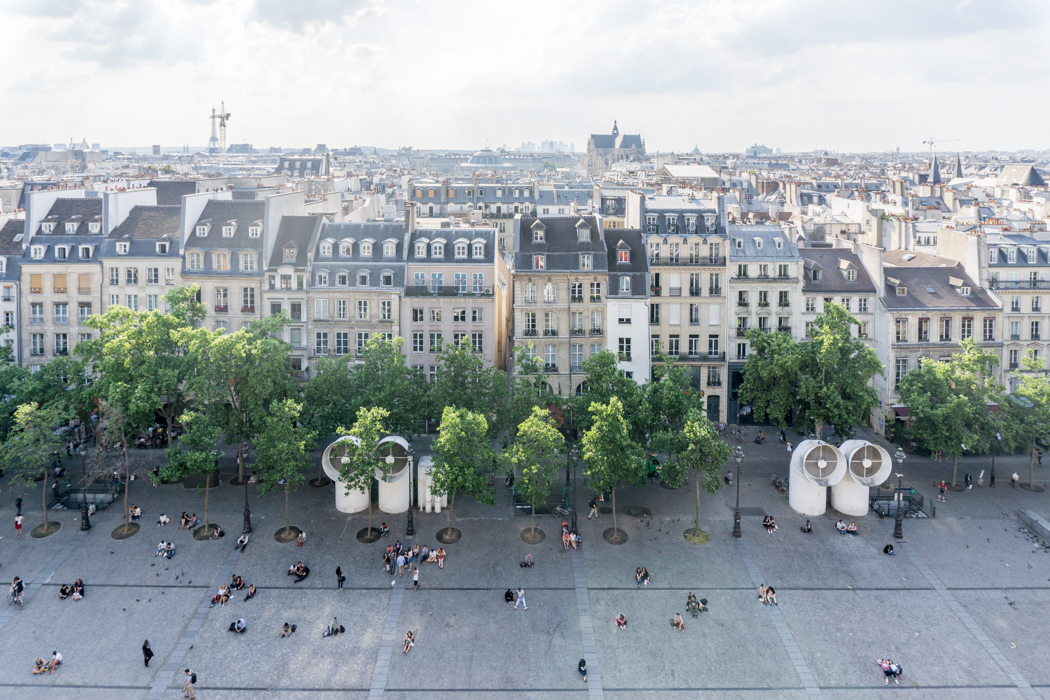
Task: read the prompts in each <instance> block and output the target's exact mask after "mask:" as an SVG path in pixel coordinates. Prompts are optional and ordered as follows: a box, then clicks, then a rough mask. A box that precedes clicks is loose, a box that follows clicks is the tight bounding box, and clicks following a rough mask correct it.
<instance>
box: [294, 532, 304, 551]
mask: <svg viewBox="0 0 1050 700" xmlns="http://www.w3.org/2000/svg"><path fill="white" fill-rule="evenodd" d="M304 544H306V530H300V531H299V536H298V537H296V538H295V546H296V547H302V546H303V545H304Z"/></svg>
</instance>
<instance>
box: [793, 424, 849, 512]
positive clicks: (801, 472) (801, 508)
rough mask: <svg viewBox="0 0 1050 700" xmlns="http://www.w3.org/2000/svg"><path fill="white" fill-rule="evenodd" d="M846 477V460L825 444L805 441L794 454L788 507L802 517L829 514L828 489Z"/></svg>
mask: <svg viewBox="0 0 1050 700" xmlns="http://www.w3.org/2000/svg"><path fill="white" fill-rule="evenodd" d="M845 474H846V457H845V456H844V455H843V454H842V452H840V451H839V450H838V448H836V447H835V446H834V445H831V444H828V443H826V442H824V441H823V440H804V441H802V442H801V443H799V445H798V447H797V448H795V450H794V452H792V454H791V476H790V478H789V480H788V503H789V504H790V505H791V508H792V510H794V511H795V512H796V513H799V514H800V515H823V514H824V513H825V512H826V511H827V504H828V486H833V485H835V484H837V483H839V482H840V481H841V480H842V477H843V476H845Z"/></svg>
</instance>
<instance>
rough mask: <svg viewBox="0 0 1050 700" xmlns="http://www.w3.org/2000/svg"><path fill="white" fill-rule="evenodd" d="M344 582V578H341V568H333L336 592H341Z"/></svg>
mask: <svg viewBox="0 0 1050 700" xmlns="http://www.w3.org/2000/svg"><path fill="white" fill-rule="evenodd" d="M345 581H346V576H343V568H342V567H340V566H337V567H335V584H336V590H340V591H341V590H343V583H344V582H345Z"/></svg>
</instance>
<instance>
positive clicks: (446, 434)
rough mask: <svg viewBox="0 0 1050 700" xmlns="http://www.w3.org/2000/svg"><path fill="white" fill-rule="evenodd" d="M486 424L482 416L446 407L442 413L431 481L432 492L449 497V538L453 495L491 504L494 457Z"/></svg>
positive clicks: (463, 409) (435, 443) (453, 505)
mask: <svg viewBox="0 0 1050 700" xmlns="http://www.w3.org/2000/svg"><path fill="white" fill-rule="evenodd" d="M488 429H489V426H488V421H487V420H486V419H485V416H484V415H482V414H481V413H475V412H473V411H469V410H467V409H465V408H457V407H455V406H447V407H446V408H445V410H444V411H442V413H441V434H440V435H439V436H438V439H437V440H435V441H434V471H433V472H432V473H431V476H432V477H433V479H434V485H433V488H432V491H433V493H434V494H435V495H438V496H448V534H450V535H451V534H452V517H453V511H454V509H455V506H456V493H457V492H459V491H466V492H467V493H468V494H470V495H471V496H474V497H475V498H476V499H478V501H479V502H481V503H485V504H487V505H492V503H493V500H494V499H493V493H492V487H491V485H490V484H489V476H488V475H489V469H490V467H491V465H492V463H493V460H494V458H495V455H494V454H493V452H492V446H491V445H490V444H489V439H488V436H487V434H488Z"/></svg>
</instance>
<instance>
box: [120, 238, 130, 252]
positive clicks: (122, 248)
mask: <svg viewBox="0 0 1050 700" xmlns="http://www.w3.org/2000/svg"><path fill="white" fill-rule="evenodd" d="M128 248H130V245H129V244H128V243H127V242H125V241H121V242H120V243H118V244H117V253H119V254H120V255H127V254H128Z"/></svg>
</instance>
